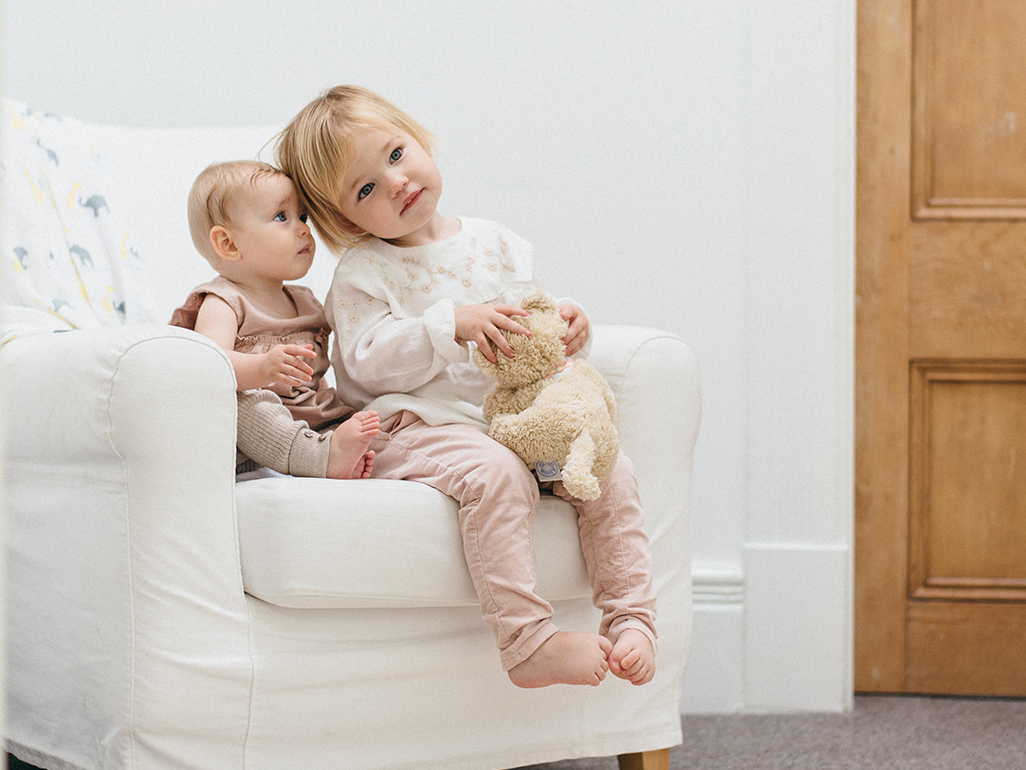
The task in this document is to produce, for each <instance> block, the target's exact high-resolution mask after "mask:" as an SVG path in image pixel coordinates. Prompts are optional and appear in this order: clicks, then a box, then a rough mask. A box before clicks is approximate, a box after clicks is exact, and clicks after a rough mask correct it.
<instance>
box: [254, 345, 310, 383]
mask: <svg viewBox="0 0 1026 770" xmlns="http://www.w3.org/2000/svg"><path fill="white" fill-rule="evenodd" d="M316 357H317V354H316V353H314V349H313V345H275V346H274V347H273V348H271V349H270V350H268V351H267V352H266V353H264V360H263V363H262V364H261V367H260V373H261V375H263V377H264V380H265V382H266V385H265V387H266V386H269V385H279V384H280V385H286V386H288V387H290V388H291V387H295V386H296V385H297V384H300V385H302V384H304V383H307V382H310V381H311V380H312V379H313V376H312V375H313V369H312V368H311V367H310V365H309V364H308V363H307V362H306V361H304V360H303V358H316Z"/></svg>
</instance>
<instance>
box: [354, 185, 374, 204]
mask: <svg viewBox="0 0 1026 770" xmlns="http://www.w3.org/2000/svg"><path fill="white" fill-rule="evenodd" d="M373 189H374V183H373V182H368V183H367V184H365V185H364V186H363V187H361V188H360V192H359V193H357V195H356V199H357V200H361V201H362V200H363V199H364V198H366V197H367V196H368V195H370V194H371V190H373Z"/></svg>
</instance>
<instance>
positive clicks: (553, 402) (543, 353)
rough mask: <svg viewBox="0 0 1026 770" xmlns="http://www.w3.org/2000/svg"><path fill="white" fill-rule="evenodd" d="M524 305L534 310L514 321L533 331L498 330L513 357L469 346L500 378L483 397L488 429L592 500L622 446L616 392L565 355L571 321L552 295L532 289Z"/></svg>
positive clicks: (575, 492) (481, 364) (579, 495)
mask: <svg viewBox="0 0 1026 770" xmlns="http://www.w3.org/2000/svg"><path fill="white" fill-rule="evenodd" d="M521 307H523V308H524V309H525V310H527V311H528V312H530V313H531V315H530V316H528V317H526V318H522V317H520V316H517V317H516V320H517V321H518V322H519V323H520V324H521V325H523V326H525V327H527V328H528V329H530V330H531V336H530V337H527V336H525V335H523V334H514V333H512V332H506V331H503V332H502V334H503V336H504V337H505V338H506V339H507V340H508V341H509V344H510V345H511V346H512V348H513V350H514V353H515V355H514V357H513V358H507V357H506V356H505V355H504V354H503V353H502V352H501V351H497V350H495V349H494V346H493V352H495V357H496V363H494V364H493V363H492V362H491V361H489V360H488V359H487V358H485V357H484V355H483V354H482V353H481V351H480V350H475V351H474V363H476V364H477V365H478V366H479V367H480V368H481V370H482V371H483V372H484V373H485V374H487V375H489V376H490V377H494V378H495V379H496V380H498V382H497V383H496V384H495V385H494V386H493V387H492V389H491V391H490V392H489V393H488V395H487V397H486V398H485V402H484V414H485V418H486V419H488V420H490V421H491V428H490V429H489V431H488V433H489V435H490V436H491V437H492V438H494V439H495V440H496V441H498V442H499V443H501V444H504V445H505V446H507V447H509V448H510V449H512V450H513V451H514V452H516V453H517V454H518V455H520V457H521V458H522V459H523V460H524V462H525V463H527V464H528V466H530V467H531V468H534V467H535V464H536V463H545V464H550V463H553V462H555V463H558V464H559V468H560V470H561V473H562V477H563V484H564V485H565V486H566V488H567V491H569V492H570V494H572V495H573V496H574V497H577V498H579V499H581V500H594V499H596V498H597V497H598V496H599V482H601V481H604V480H605V479H606V478H608V477H609V474H610V473H612V472H613V466H614V465H616V457H617V453H618V451H619V448H620V443H619V438H618V437H617V433H616V425H615V422H616V404H615V402H614V400H613V392H612V391H611V390H610V388H609V385H608V383H606V381H605V380H604V379H602V375H600V374H599V373H598V372H597V371H595V368H594V367H593V366H592V365H591V364H589V363H588V362H587V361H578V360H576V359H572V358H567V357H566V352H565V350H564V347H563V343H562V339H563V337H564V336H566V332H567V328H568V326H567V322H566V321H564V320H563V319H562V318H561V317H560V315H559V310H558V308H557V307H556V302H555V300H554V299H553V298H552V297H550V296H549V295H548V294H546V293H545V292H542V291H537V292H534V293H533V294H531V295H530V296H528V297H527V298H525V299H524V301H523V302H522V303H521ZM540 477H541V478H542V479H543V480H544V473H540Z"/></svg>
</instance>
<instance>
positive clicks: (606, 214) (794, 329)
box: [0, 0, 855, 711]
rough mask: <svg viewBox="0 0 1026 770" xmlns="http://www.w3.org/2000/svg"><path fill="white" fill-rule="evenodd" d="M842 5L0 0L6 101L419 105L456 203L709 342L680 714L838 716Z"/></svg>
mask: <svg viewBox="0 0 1026 770" xmlns="http://www.w3.org/2000/svg"><path fill="white" fill-rule="evenodd" d="M854 9H855V0H646V1H645V2H638V3H624V2H622V0H589V1H588V2H584V1H583V0H563V1H562V2H547V1H545V0H521V2H507V1H496V2H488V3H482V2H478V0H465V1H463V2H461V1H458V0H419V1H418V0H378V1H377V2H373V3H370V2H356V1H355V0H351V1H350V2H343V1H341V0H297V1H296V2H291V3H277V2H272V1H271V0H165V1H164V2H161V3H157V2H147V1H146V0H137V1H136V2H131V1H130V0H74V1H73V0H6V8H5V11H4V19H3V24H2V25H0V26H5V29H4V30H3V35H4V36H5V37H4V38H3V39H2V40H0V57H2V58H0V65H2V67H3V68H4V70H5V73H6V95H7V96H10V97H12V98H15V99H19V100H22V101H26V102H28V103H30V104H31V105H33V106H34V107H35V108H36V109H40V110H46V111H53V112H59V113H66V114H71V115H75V116H77V117H79V118H82V119H85V120H89V121H93V122H112V123H127V124H133V125H176V126H186V125H217V126H230V125H242V124H275V125H280V124H283V123H284V122H286V121H287V120H288V119H289V118H290V117H291V116H292V115H293V114H294V113H295V112H296V111H297V110H298V109H299V108H300V107H302V106H303V105H304V104H305V103H306V102H307V101H309V100H310V99H311V98H312V97H313V96H315V95H316V94H317V93H319V92H320V91H322V90H323V89H324V88H326V87H328V86H331V85H334V84H336V83H342V82H352V83H359V84H362V85H366V86H369V87H371V88H373V89H375V90H377V91H379V92H380V93H382V94H383V95H385V96H386V97H388V98H390V99H392V100H393V101H395V102H397V103H398V104H399V105H401V106H403V107H404V108H406V109H407V110H408V111H409V112H411V113H412V114H413V115H415V116H416V117H418V118H419V119H421V120H422V122H424V123H425V124H426V125H427V126H428V127H429V128H431V129H432V130H433V131H434V132H435V133H436V134H437V135H438V136H439V138H440V140H441V142H440V165H441V168H442V172H443V176H444V178H445V181H446V192H445V195H444V196H443V201H442V207H441V208H442V210H443V211H444V212H446V213H449V214H463V215H472V216H483V217H488V218H493V219H498V220H500V221H502V222H504V223H506V224H508V225H510V226H511V227H512V228H513V229H515V230H516V231H518V232H520V233H521V234H522V235H524V236H525V237H527V238H528V239H529V240H531V241H532V242H533V243H534V244H535V247H536V251H537V253H538V254H539V272H540V274H541V276H542V278H543V280H544V281H545V282H546V283H547V284H548V285H549V287H550V288H551V289H552V290H553V291H556V292H558V293H561V294H568V295H571V296H574V297H576V298H578V299H579V300H580V301H581V302H582V303H583V304H584V305H585V306H586V307H588V308H589V309H590V312H591V316H592V319H593V320H594V321H596V322H599V323H634V324H642V325H649V326H657V327H660V328H664V329H668V330H670V331H673V332H676V333H678V334H680V335H681V336H683V337H684V338H685V339H687V340H688V341H689V342H690V343H691V345H692V346H693V347H694V348H695V350H696V352H697V353H698V356H699V358H700V360H701V362H702V369H703V387H704V392H705V397H704V406H703V408H704V413H703V425H702V431H701V435H700V438H699V445H698V452H697V460H696V467H695V486H694V498H693V510H694V547H695V551H694V565H695V567H694V572H695V586H696V588H695V600H696V605H695V609H696V618H695V646H694V651H693V655H692V662H691V667H690V669H689V674H688V679H687V682H686V686H685V701H684V708H685V710H688V711H702V710H706V711H733V710H778V709H814V710H818V709H824V710H843V709H846V708H849V707H850V704H851V665H850V657H851V641H850V638H851V628H850V615H851V605H852V599H851V591H852V586H851V548H852V533H851V529H852V483H853V482H852V469H851V465H852V447H851V444H852V437H853V427H852V372H853V369H852V326H853V309H852V306H853V299H854V290H853V280H852V273H853V264H854V246H853V235H852V233H853V206H854V170H853V166H854V158H853V156H854V82H855V77H854V57H855V53H854V17H855V10H854ZM169 162H173V159H169ZM656 406H657V405H656Z"/></svg>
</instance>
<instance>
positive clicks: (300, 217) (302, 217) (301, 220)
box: [299, 213, 307, 225]
mask: <svg viewBox="0 0 1026 770" xmlns="http://www.w3.org/2000/svg"><path fill="white" fill-rule="evenodd" d="M306 217H307V215H306V214H305V213H304V214H300V215H299V221H300V222H302V223H303V224H304V225H305V224H306Z"/></svg>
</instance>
